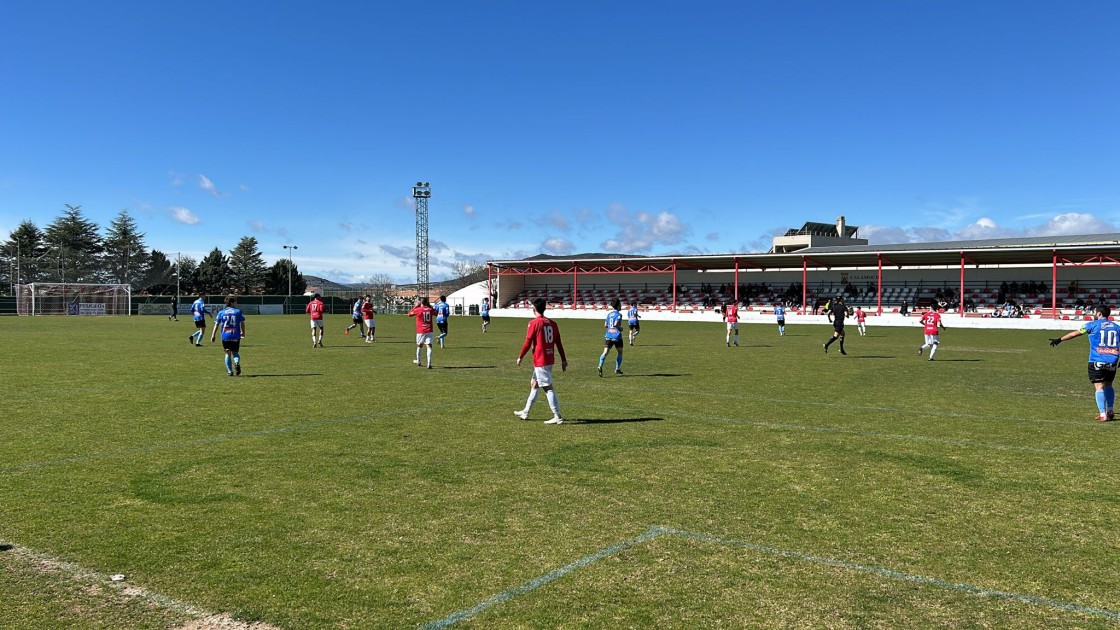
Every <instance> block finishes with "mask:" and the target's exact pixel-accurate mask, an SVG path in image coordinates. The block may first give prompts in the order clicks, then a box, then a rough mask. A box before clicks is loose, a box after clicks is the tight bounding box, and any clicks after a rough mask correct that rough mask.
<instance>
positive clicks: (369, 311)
mask: <svg viewBox="0 0 1120 630" xmlns="http://www.w3.org/2000/svg"><path fill="white" fill-rule="evenodd" d="M362 321H364V322H365V324H366V343H373V342H375V341H377V338H376V337H374V336H373V335H374V331H375V330H377V309H375V308H373V302H372V301H371V300H370V297H369V296H368V295H367V296H366V299H365V301H363V302H362Z"/></svg>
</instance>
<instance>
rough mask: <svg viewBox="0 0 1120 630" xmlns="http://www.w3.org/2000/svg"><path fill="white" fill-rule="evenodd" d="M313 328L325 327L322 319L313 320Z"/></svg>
mask: <svg viewBox="0 0 1120 630" xmlns="http://www.w3.org/2000/svg"><path fill="white" fill-rule="evenodd" d="M311 327H312V328H322V327H323V320H321V319H313V320H311Z"/></svg>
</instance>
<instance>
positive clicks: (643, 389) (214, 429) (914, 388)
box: [0, 315, 1120, 629]
mask: <svg viewBox="0 0 1120 630" xmlns="http://www.w3.org/2000/svg"><path fill="white" fill-rule="evenodd" d="M558 322H559V324H560V327H561V332H562V336H563V340H564V343H565V346H566V348H567V352H568V358H569V360H570V367H569V370H568V371H567V372H566V373H559V370H558V369H557V376H556V388H557V391H558V393H559V397H560V404H561V408H562V412H563V415H564V416H565V417H566V419H567V422H565V424H563V425H560V426H546V425H544V424H543V421H544V420H546V419H548V418H549V417H550V416H551V414H550V412H549V410H548V406H547V403H546V402H545V400H544V397H543V396H541V397H540V399H539V400H538V402H537V404H536V406H535V407H534V409H533V413H532V416H531V421H522V420H518V419H517V418H515V417H514V416H513V414H512V412H513V411H514V410H516V409H520V408H521V406H522V405H523V403H524V401H525V396H526V394H527V393H528V381H529V376H530V373H531V370H530V368H529V366H528V364H529V361H528V360H527V361H526V362H525V364H524V365H523V366H522V367H521V368H518V367H516V366H515V359H516V357H517V352H518V350H519V348H520V344H521V342H522V339H523V337H524V330H525V324H526V323H527V320H522V319H505V318H495V319H494V322H493V324H492V325H491V327H490V332H489V333H487V334H485V335H484V334H482V332H481V330H480V325H479V319H478V318H465V317H463V318H453V319H452V320H451V335H450V336H449V338H448V344H447V345H448V347H447V349H445V350H440V349H438V348H436V349H435V351H434V353H435V359H434V363H435V366H436V369H433V370H423V369H417V368H416V366H414V365H413V364H412V358H413V356H414V351H415V345H414V333H413V328H412V322H411V320H409V319H407V318H405V317H402V316H385V317H380V318H379V319H378V323H379V324H380V325H379V327H378V337H379V342H378V343H376V344H369V345H367V344H364V343H362V342H361V340H360V338H359V337H357V335H354V334H352V335H350V336H344V335H343V334H342V329H343V327H344V326H345V325H346V324H348V323H349V317H345V316H339V315H336V316H332V317H328V324H327V336H326V347H325V348H323V349H312V348H311V342H310V334H309V331H308V326H307V322H306V321H305V319H304V318H303V317H295V316H290V317H288V316H274V317H263V316H251V317H249V318H248V322H247V324H248V325H247V332H248V337H247V339H245V341H244V343H243V346H242V357H243V365H244V370H245V372H244V375H243V376H241V377H240V378H230V377H228V376H226V373H225V369H224V367H223V365H222V359H221V356H222V352H221V349H220V344H213V345H212V344H210V343H209V330H207V333H206V337H207V339H206V344H205V346H204V347H202V348H195V347H192V346H190V345H188V342H187V340H186V337H187V335H188V334H189V333H190V332H191V330H192V324H191V323H190V322H188V321H186V319H185V318H181V321H180V322H179V323H173V322H169V321H167V319H166V318H164V317H156V316H153V317H132V318H89V319H87V318H81V319H79V318H19V319H16V318H11V319H5V320H3V322H2V325H0V330H2V337H0V339H2V340H3V347H4V352H3V354H2V355H0V366H2V372H0V373H2V374H3V375H4V383H5V387H4V402H3V405H4V413H3V414H2V417H3V419H2V420H0V426H2V428H3V433H2V437H0V483H2V485H0V543H4V546H3V547H2V549H4V551H0V601H2V605H0V627H4V628H44V627H51V628H59V627H63V628H66V627H70V628H121V627H126V628H149V627H150V628H166V627H177V626H179V625H181V624H184V623H186V622H187V621H189V620H190V619H191V618H192V617H194V616H197V615H198V614H199V611H205V612H211V613H227V614H229V615H231V616H232V617H234V618H236V619H239V620H243V621H259V622H263V623H266V624H269V625H270V626H275V627H280V628H291V629H296V628H300V629H302V628H416V627H428V628H438V627H448V626H452V627H468V628H476V627H477V628H482V627H485V628H544V627H550V628H551V627H560V628H586V627H592V628H620V627H622V628H653V627H657V628H698V627H728V628H737V627H789V628H808V627H814V628H865V627H883V628H895V627H910V628H921V627H938V626H941V627H967V628H973V627H1008V628H1010V627H1014V628H1054V627H1087V628H1092V627H1102V628H1103V627H1115V626H1116V625H1117V624H1118V623H1120V589H1118V585H1120V543H1118V542H1117V540H1118V539H1117V536H1116V528H1117V526H1118V524H1120V492H1118V490H1117V487H1118V486H1117V479H1118V477H1120V455H1118V454H1120V423H1108V424H1103V423H1098V422H1096V421H1095V420H1094V417H1095V414H1096V408H1095V403H1094V402H1093V399H1092V392H1091V388H1090V385H1089V384H1088V381H1087V378H1086V376H1085V365H1086V360H1087V348H1086V345H1085V343H1084V339H1081V340H1078V341H1072V342H1069V343H1066V344H1062V345H1061V346H1060V347H1058V348H1050V347H1048V345H1047V344H1046V338H1047V337H1048V336H1055V335H1053V334H1048V333H1046V332H1026V331H982V330H955V329H953V328H952V325H953V323H952V319H951V318H949V319H947V320H946V323H947V325H948V326H950V328H949V329H948V330H946V331H944V332H943V334H942V349H941V350H940V351H939V353H938V355H937V360H936V361H933V362H929V361H926V360H925V359H924V358H923V357H918V356H917V352H916V350H917V347H918V346H919V345H920V343H921V331H920V330H919V329H916V328H910V329H901V328H885V327H883V328H877V327H874V326H872V327H871V328H870V330H869V335H868V336H866V337H860V336H858V334H856V332H855V329H854V326H853V327H850V328H849V335H848V343H847V350H848V352H849V355H848V356H846V357H844V356H839V354H838V352H837V351H838V347H837V346H836V345H834V346H833V347H832V348H831V349H830V352H829V353H828V354H827V355H826V354H825V353H823V352H822V350H821V344H822V343H823V342H824V341H825V340H826V339H827V338H828V336H829V334H830V332H831V329H830V328H828V327H824V326H797V325H791V326H789V328H788V334H787V335H786V336H785V337H779V336H778V334H777V329H776V327H775V326H770V325H755V324H752V325H747V326H744V329H743V336H742V340H741V344H742V347H739V348H734V347H732V348H728V347H726V346H725V345H724V330H723V326H722V324H720V323H718V322H714V323H709V324H701V323H670V322H656V321H647V322H644V326H643V331H642V333H641V336H640V337H639V339H638V344H637V345H636V346H635V347H626V349H625V362H624V364H623V371H624V372H625V374H624V375H623V376H614V375H612V374H611V371H612V370H610V369H609V368H610V367H611V366H613V355H612V357H611V358H610V359H609V362H608V364H607V365H608V369H607V370H606V374H607V376H606V377H605V378H599V376H598V375H597V373H596V370H595V367H596V362H597V358H598V355H599V353H600V351H601V349H602V334H601V333H602V324H601V322H599V321H586V320H584V321H572V320H563V319H561V320H558ZM60 563H65V564H60ZM79 568H80V569H79ZM82 571H85V572H86V574H85V575H84V577H83V576H82V575H77V574H79V573H81V572H82ZM115 573H121V574H125V576H126V580H125V582H124V583H122V584H123V585H117V586H114V584H112V583H103V582H104V580H102V579H101V577H100V576H108V575H110V574H115ZM130 587H132V588H135V589H142V593H144V594H145V595H142V596H136V592H135V591H130V590H129V588H130ZM168 602H171V603H168Z"/></svg>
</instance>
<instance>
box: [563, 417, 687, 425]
mask: <svg viewBox="0 0 1120 630" xmlns="http://www.w3.org/2000/svg"><path fill="white" fill-rule="evenodd" d="M664 419H665V418H652V417H651V418H578V419H575V420H572V421H571V422H572V423H573V424H618V423H620V422H661V421H662V420H664Z"/></svg>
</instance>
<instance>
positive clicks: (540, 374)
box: [533, 365, 552, 387]
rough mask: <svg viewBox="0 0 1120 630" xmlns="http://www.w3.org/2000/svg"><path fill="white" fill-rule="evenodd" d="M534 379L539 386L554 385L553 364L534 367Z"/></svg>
mask: <svg viewBox="0 0 1120 630" xmlns="http://www.w3.org/2000/svg"><path fill="white" fill-rule="evenodd" d="M533 380H534V381H536V382H537V387H550V386H551V385H552V366H551V365H546V366H544V367H535V368H533Z"/></svg>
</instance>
